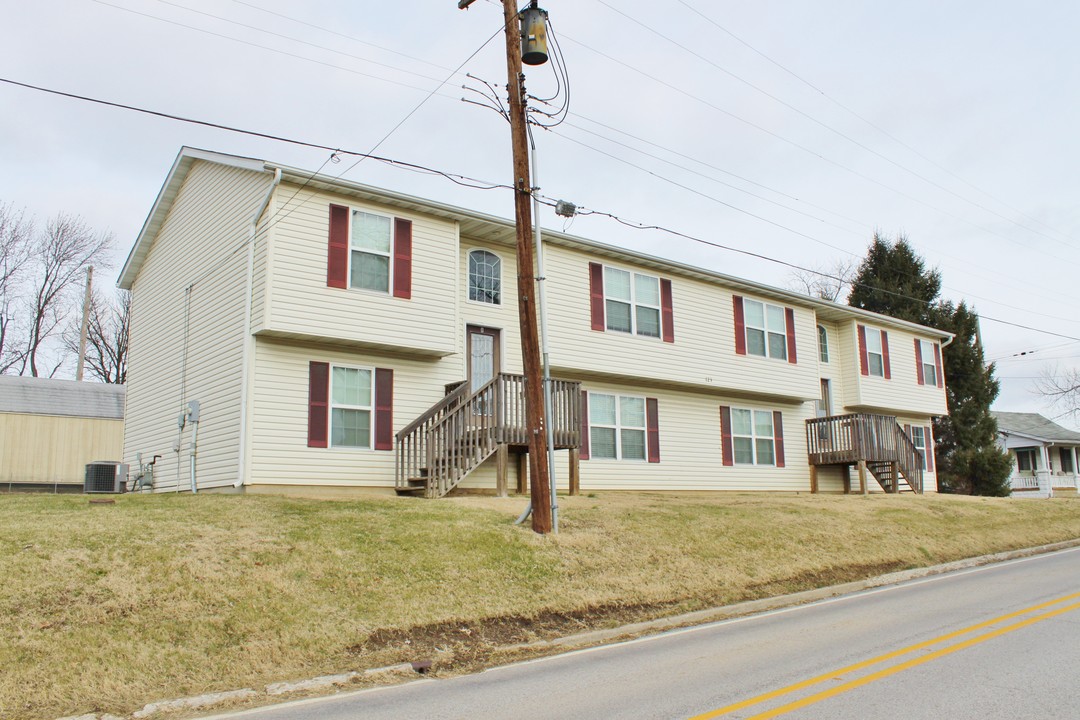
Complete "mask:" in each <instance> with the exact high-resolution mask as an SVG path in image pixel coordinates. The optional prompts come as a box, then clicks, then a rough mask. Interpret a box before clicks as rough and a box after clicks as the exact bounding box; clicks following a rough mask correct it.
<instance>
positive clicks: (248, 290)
mask: <svg viewBox="0 0 1080 720" xmlns="http://www.w3.org/2000/svg"><path fill="white" fill-rule="evenodd" d="M280 183H281V168H274V179H273V180H271V181H270V187H269V189H267V191H266V197H265V198H263V201H262V203H261V204H260V205H259V209H258V210H256V211H255V215H254V216H253V217H252V218H251V234H250V235H249V237H248V262H247V280H246V286H245V290H244V349H243V353H242V355H241V357H240V362H241V370H240V457H239V459H238V460H237V463H236V481H235V482H233V487H234V488H239V487H240V486H241V485H243V484H244V478H245V476H246V475H247V456H248V451H247V448H248V437H247V431H248V395H249V393H248V385H249V384H250V382H251V377H250V376H251V368H250V364H251V355H252V350H251V346H252V345H254V344H255V339H254V338H253V337H252V335H251V302H252V293H253V291H254V286H255V238H256V236H257V235H258V232H259V218H261V217H262V214H263V213H264V212H266V207H267V206H268V205H269V204H270V200H271V198H273V197H274V191H275V190H276V189H277V186H278V184H280Z"/></svg>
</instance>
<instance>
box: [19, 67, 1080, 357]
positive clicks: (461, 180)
mask: <svg viewBox="0 0 1080 720" xmlns="http://www.w3.org/2000/svg"><path fill="white" fill-rule="evenodd" d="M0 82H3V83H6V84H9V85H14V86H17V87H22V88H26V89H30V90H35V91H39V92H44V93H48V94H52V95H57V96H61V97H67V98H71V99H76V100H82V101H85V102H91V103H95V104H100V105H105V106H109V107H115V108H118V109H123V110H130V111H134V112H139V113H143V114H147V115H152V116H155V117H161V118H166V119H169V120H175V121H177V122H184V123H191V124H195V125H200V126H203V127H210V128H214V129H218V130H225V131H228V132H234V133H239V134H243V135H249V136H253V137H259V138H263V139H267V140H274V141H277V142H283V143H288V144H292V145H297V146H301V147H308V148H316V149H320V150H326V151H329V152H338V153H343V154H347V155H354V156H359V155H367V156H368V157H370V159H372V160H376V161H378V162H382V163H385V164H387V165H390V166H392V167H398V168H402V169H407V170H411V171H413V172H423V173H429V174H434V175H438V176H441V177H444V178H446V179H448V180H451V181H452V182H455V183H457V184H459V185H464V186H466V187H472V188H475V189H485V190H494V189H506V190H514V187H513V186H511V185H506V184H502V183H490V182H487V181H483V180H478V179H476V178H471V177H468V176H465V175H460V174H457V173H450V172H447V171H444V170H439V169H436V168H432V167H428V166H424V165H420V164H417V163H410V162H405V161H402V160H396V159H393V158H387V157H380V156H376V155H369V154H368V153H361V152H358V151H352V150H343V149H339V148H334V147H331V146H329V145H324V144H319V143H314V142H309V141H303V140H296V139H293V138H285V137H282V136H276V135H270V134H268V133H260V132H256V131H252V130H244V129H241V128H235V127H230V126H227V125H222V124H220V123H212V122H208V121H205V120H195V119H192V118H185V117H182V116H179V115H172V114H169V113H163V112H158V111H154V110H148V109H145V108H139V107H135V106H132V105H125V104H122V103H116V102H111V101H107V100H100V99H97V98H91V97H87V96H84V95H77V94H75V93H67V92H62V91H59V90H53V89H49V88H44V87H40V86H36V85H31V84H29V83H23V82H18V81H16V80H11V79H8V78H0ZM538 199H540V201H541V202H543V203H544V204H545V205H548V206H551V207H554V206H555V204H556V202H555V201H554V200H552V199H551V198H547V197H544V196H538ZM579 214H582V215H600V216H602V217H607V218H610V219H612V220H614V221H616V222H618V223H620V224H622V225H625V226H627V227H631V228H634V229H637V230H657V231H659V232H664V233H667V234H670V235H672V236H675V237H681V238H684V239H687V240H691V241H693V242H697V243H701V244H703V245H708V246H711V247H716V248H719V249H722V250H727V251H730V252H734V253H739V254H741V255H746V256H748V257H754V258H757V259H760V260H765V261H767V262H771V263H775V264H778V265H782V266H785V267H789V268H792V269H795V270H800V271H803V272H807V273H811V274H813V275H818V276H821V277H824V278H828V279H831V280H841V278H838V277H836V276H834V275H830V274H829V273H826V272H823V271H821V270H814V269H811V268H807V267H803V266H801V265H798V264H796V263H792V262H788V261H786V260H781V259H779V258H774V257H771V256H769V255H765V254H763V253H756V252H753V251H750V250H743V249H741V248H736V247H732V246H730V245H724V244H722V243H717V242H712V241H709V240H705V239H703V238H699V237H695V236H693V235H690V234H688V233H683V232H680V231H677V230H673V229H671V228H668V227H665V226H662V225H647V224H644V223H639V222H636V221H631V220H626V219H624V218H622V217H620V216H618V215H616V214H614V213H609V212H605V211H599V210H591V209H588V208H579ZM767 222H770V224H774V225H778V226H779V227H784V226H782V225H779V224H778V223H772V222H771V221H767ZM794 232H796V233H798V231H794ZM798 234H802V233H798ZM807 237H808V239H814V238H810V237H809V236H807ZM247 242H249V241H245V244H246V243H247ZM241 247H242V246H241ZM235 252H236V251H234V252H233V254H235ZM856 284H858V283H856ZM875 289H876V290H878V291H880V292H882V293H885V294H887V295H893V296H895V297H899V298H904V299H909V300H914V301H916V302H922V303H925V304H928V305H929V304H931V303H928V302H926V301H925V300H922V299H920V298H914V297H911V296H908V295H904V294H902V293H897V292H894V291H891V290H886V289H884V288H875ZM980 317H981V318H982V319H984V320H989V321H991V322H996V323H1000V324H1003V325H1009V326H1012V327H1017V328H1021V329H1024V330H1029V331H1032V332H1038V333H1041V334H1044V335H1050V336H1053V337H1060V338H1064V339H1067V340H1073V341H1076V342H1080V338H1078V337H1074V336H1071V335H1065V334H1062V333H1056V332H1052V331H1050V330H1043V329H1041V328H1036V327H1032V326H1029V325H1023V324H1020V323H1014V322H1009V321H1007V320H1002V319H999V318H994V317H991V316H988V315H980Z"/></svg>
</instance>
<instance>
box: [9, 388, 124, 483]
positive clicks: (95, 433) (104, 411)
mask: <svg viewBox="0 0 1080 720" xmlns="http://www.w3.org/2000/svg"><path fill="white" fill-rule="evenodd" d="M123 450H124V386H123V385H103V384H101V383H92V382H75V381H73V380H53V379H50V378H35V377H12V376H7V375H0V492H8V491H16V490H49V491H52V492H65V491H70V492H81V491H82V489H83V480H84V479H85V477H86V474H85V470H86V465H87V463H91V462H96V461H119V460H120V457H121V456H122V455H123Z"/></svg>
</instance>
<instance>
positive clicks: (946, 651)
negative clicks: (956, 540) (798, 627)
mask: <svg viewBox="0 0 1080 720" xmlns="http://www.w3.org/2000/svg"><path fill="white" fill-rule="evenodd" d="M1077 598H1080V593H1073V594H1072V595H1065V596H1064V597H1060V598H1057V599H1056V600H1050V601H1049V602H1044V603H1040V604H1039V605H1032V606H1031V607H1029V608H1024V609H1023V610H1017V611H1016V612H1011V613H1009V614H1008V615H1002V616H1000V617H996V618H994V619H992V620H986V621H984V622H981V623H978V624H976V625H971V626H970V627H966V628H963V629H962V630H957V631H955V632H951V633H948V634H946V635H942V636H940V637H936V638H934V639H933V640H926V641H924V642H921V643H916V644H915V645H909V646H907V647H905V648H900V649H899V650H894V651H892V652H889V653H885V654H884V655H879V656H878V657H875V658H870V659H869V660H863V661H862V662H858V663H855V664H854V665H848V666H847V667H843V668H840V669H839V670H834V671H832V672H829V673H826V674H824V675H818V676H817V677H812V678H810V679H808V680H803V681H802V682H797V683H795V684H794V685H788V686H787V687H783V688H779V689H778V690H772V691H770V692H767V693H764V694H762V695H758V696H757V697H752V698H750V699H748V700H742V701H740V702H737V703H734V704H732V705H726V706H724V707H722V708H719V709H717V710H712V711H710V712H707V713H704V714H702V715H696V716H694V717H693V718H691V719H690V720H709V719H710V718H718V717H720V716H722V715H727V714H728V713H733V712H735V711H737V710H744V709H746V708H748V707H753V706H754V705H759V704H761V703H765V702H768V701H770V700H775V699H776V698H780V697H783V696H785V695H789V694H791V693H795V692H798V691H800V690H805V689H806V688H809V687H813V686H814V685H817V684H819V683H822V682H825V681H827V680H837V679H838V678H839V677H840V676H843V675H846V674H849V673H855V672H858V671H860V670H865V669H866V668H869V667H872V666H874V665H878V664H880V663H883V662H887V661H889V660H895V659H896V658H899V657H903V656H904V655H909V654H911V653H914V652H918V651H919V650H925V649H927V648H931V647H933V646H935V645H940V644H941V643H946V642H949V641H951V640H955V639H957V638H959V637H961V636H963V635H967V634H968V633H973V632H976V631H978V630H984V629H986V628H989V627H992V626H994V625H998V624H1000V623H1003V622H1006V621H1009V620H1013V619H1015V618H1018V617H1021V616H1023V615H1028V614H1029V613H1033V612H1037V611H1040V610H1046V608H1049V607H1053V606H1055V605H1060V604H1061V603H1067V602H1069V601H1070V600H1076V599H1077ZM1078 608H1080V602H1077V603H1073V604H1071V605H1065V606H1064V607H1058V608H1056V609H1054V610H1049V611H1047V612H1044V613H1041V614H1039V615H1034V616H1032V617H1028V618H1025V619H1024V620H1020V621H1019V622H1015V623H1012V624H1010V625H1005V626H1003V627H998V628H995V629H994V630H991V631H989V632H986V633H983V634H981V635H976V636H975V637H972V638H968V639H967V640H963V641H961V642H958V643H955V644H953V645H947V646H945V647H943V648H940V649H938V650H935V651H934V652H930V653H927V654H925V655H920V656H918V657H915V658H912V659H910V660H907V661H905V662H902V663H898V664H896V665H891V666H889V667H887V668H885V669H883V670H879V671H877V672H874V673H870V674H868V675H864V676H862V677H860V678H858V679H856V680H851V681H849V682H846V683H843V684H842V685H836V686H834V687H831V688H829V689H828V690H823V691H821V692H818V693H815V694H813V695H809V696H807V697H804V698H801V699H799V700H795V701H793V702H790V703H787V704H786V705H781V706H780V707H776V708H773V709H772V710H767V711H765V712H762V713H760V714H757V715H754V716H752V717H750V718H747V720H765V719H766V718H774V717H777V716H779V715H785V714H787V713H789V712H792V711H794V710H798V709H799V708H804V707H806V706H808V705H813V704H814V703H818V702H821V701H822V700H827V699H828V698H831V697H834V696H836V695H839V694H841V693H845V692H847V691H848V690H854V689H855V688H858V687H862V686H863V685H868V684H870V683H872V682H875V681H877V680H880V679H882V678H886V677H889V676H890V675H895V674H896V673H899V672H903V671H904V670H909V669H911V668H913V667H917V666H919V665H922V664H924V663H928V662H930V661H931V660H936V659H937V658H940V657H944V656H946V655H950V654H952V653H954V652H957V651H958V650H963V649H964V648H969V647H971V646H972V645H978V644H979V643H982V642H986V641H987V640H991V639H993V638H996V637H999V636H1001V635H1005V634H1006V633H1010V632H1013V631H1014V630H1019V629H1021V628H1025V627H1027V626H1028V625H1034V624H1035V623H1037V622H1042V621H1043V620H1049V619H1050V618H1052V617H1057V616H1058V615H1062V614H1064V613H1067V612H1070V611H1072V610H1076V609H1078Z"/></svg>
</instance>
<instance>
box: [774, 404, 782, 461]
mask: <svg viewBox="0 0 1080 720" xmlns="http://www.w3.org/2000/svg"><path fill="white" fill-rule="evenodd" d="M772 427H773V441H774V442H775V443H776V467H784V414H783V413H782V412H780V411H779V410H773V414H772Z"/></svg>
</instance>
